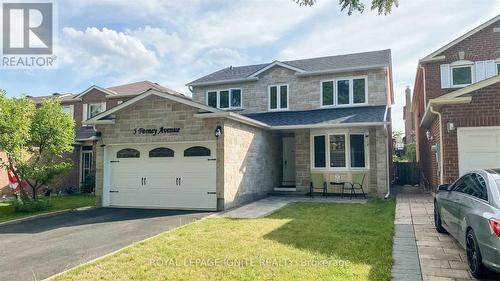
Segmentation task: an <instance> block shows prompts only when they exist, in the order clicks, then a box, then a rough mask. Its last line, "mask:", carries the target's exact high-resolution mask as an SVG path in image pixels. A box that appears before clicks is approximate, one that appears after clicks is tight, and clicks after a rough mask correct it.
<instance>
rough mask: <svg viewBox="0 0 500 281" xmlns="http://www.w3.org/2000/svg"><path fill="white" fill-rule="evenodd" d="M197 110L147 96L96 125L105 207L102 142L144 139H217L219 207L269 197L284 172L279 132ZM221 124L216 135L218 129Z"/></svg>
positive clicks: (99, 181)
mask: <svg viewBox="0 0 500 281" xmlns="http://www.w3.org/2000/svg"><path fill="white" fill-rule="evenodd" d="M198 111H199V110H198V109H197V108H195V107H192V106H189V105H185V104H182V103H178V102H175V101H170V100H168V99H165V98H161V97H158V96H149V97H147V98H145V99H144V100H142V101H139V102H138V103H136V104H134V105H131V106H130V107H128V108H125V109H123V110H121V111H118V112H117V114H116V115H115V117H116V119H115V124H106V125H104V124H102V125H96V129H97V130H98V131H100V132H101V133H102V137H101V140H100V141H99V143H98V144H99V145H98V147H97V149H96V197H97V205H98V206H102V193H103V176H104V175H103V167H104V166H103V156H104V147H102V146H101V145H109V144H127V143H133V144H141V143H144V144H146V143H154V142H158V143H160V142H179V141H210V140H211V141H216V142H217V149H216V150H217V151H216V154H217V155H216V158H217V177H216V190H217V200H218V202H217V206H218V209H219V210H223V209H227V208H231V207H235V206H238V205H241V204H243V203H245V202H248V201H251V200H255V199H256V198H259V197H263V196H265V195H266V194H267V193H268V192H270V191H272V189H273V187H274V186H275V185H277V184H278V181H279V178H280V173H281V167H280V163H281V158H280V157H281V138H280V137H279V136H278V135H279V133H276V132H271V131H269V130H263V129H259V128H256V127H253V126H250V125H245V124H242V123H239V122H236V121H231V120H228V119H220V118H216V119H200V118H196V117H194V116H193V115H194V114H196V113H198ZM158 126H164V127H175V128H180V129H181V130H180V132H179V133H178V134H169V135H161V136H159V135H157V136H135V135H133V134H132V130H133V129H134V128H136V127H145V128H147V127H158ZM217 126H221V127H222V128H223V133H222V136H221V137H219V138H216V137H215V136H214V130H215V128H216V127H217Z"/></svg>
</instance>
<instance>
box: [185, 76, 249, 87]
mask: <svg viewBox="0 0 500 281" xmlns="http://www.w3.org/2000/svg"><path fill="white" fill-rule="evenodd" d="M257 80H259V78H258V77H248V78H239V79H227V80H218V81H208V82H194V83H193V82H191V83H188V84H186V86H210V85H218V84H226V83H237V82H248V81H257Z"/></svg>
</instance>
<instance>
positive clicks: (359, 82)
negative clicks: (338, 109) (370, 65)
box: [321, 77, 368, 106]
mask: <svg viewBox="0 0 500 281" xmlns="http://www.w3.org/2000/svg"><path fill="white" fill-rule="evenodd" d="M367 92H368V91H367V83H366V77H356V78H346V79H344V78H342V79H338V80H331V81H322V82H321V105H322V106H334V105H339V106H342V105H353V104H365V103H366V100H367V97H366V95H367Z"/></svg>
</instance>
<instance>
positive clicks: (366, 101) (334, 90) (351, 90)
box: [319, 75, 368, 108]
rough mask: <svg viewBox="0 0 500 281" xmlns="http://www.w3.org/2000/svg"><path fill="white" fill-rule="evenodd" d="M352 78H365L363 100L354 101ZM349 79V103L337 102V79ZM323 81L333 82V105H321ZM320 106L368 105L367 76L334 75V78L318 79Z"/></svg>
mask: <svg viewBox="0 0 500 281" xmlns="http://www.w3.org/2000/svg"><path fill="white" fill-rule="evenodd" d="M354 79H365V102H363V103H354ZM343 80H349V103H348V104H338V85H337V83H338V81H343ZM323 82H333V105H323ZM319 83H320V84H319V85H320V92H319V95H320V107H321V108H331V107H356V106H365V105H368V76H367V75H361V76H349V77H336V78H335V79H324V80H320V82H319Z"/></svg>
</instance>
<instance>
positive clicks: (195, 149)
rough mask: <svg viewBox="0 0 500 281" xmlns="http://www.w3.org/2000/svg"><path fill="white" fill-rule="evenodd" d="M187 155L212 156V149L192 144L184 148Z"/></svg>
mask: <svg viewBox="0 0 500 281" xmlns="http://www.w3.org/2000/svg"><path fill="white" fill-rule="evenodd" d="M184 156H185V157H193V156H210V149H208V148H206V147H203V146H192V147H190V148H188V149H186V150H184Z"/></svg>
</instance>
